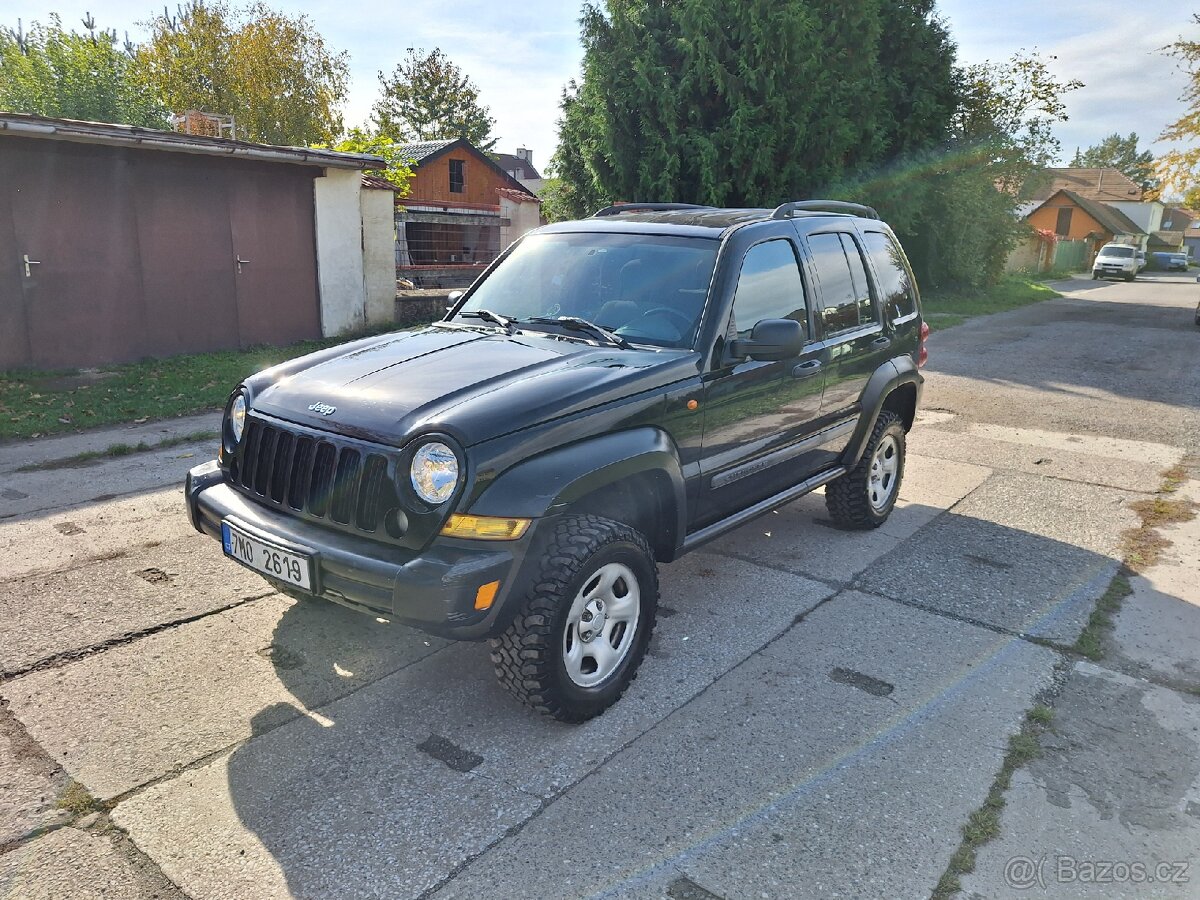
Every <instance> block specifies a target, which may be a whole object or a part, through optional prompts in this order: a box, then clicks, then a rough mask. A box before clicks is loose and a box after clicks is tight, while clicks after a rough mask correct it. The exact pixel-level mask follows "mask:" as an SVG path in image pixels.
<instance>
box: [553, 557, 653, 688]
mask: <svg viewBox="0 0 1200 900" xmlns="http://www.w3.org/2000/svg"><path fill="white" fill-rule="evenodd" d="M641 611H642V603H641V590H640V587H639V585H638V580H637V576H635V575H634V574H633V570H632V569H630V568H629V566H627V565H625V564H624V563H617V562H611V563H607V564H605V565H603V566H601V567H600V568H599V569H597V570H596V571H595V572H593V573H592V575H591V577H590V578H588V580H587V581H586V582H585V583H584V585H583V587H582V588H580V590H579V593H578V594H576V595H575V599H574V600H573V601H572V603H571V609H570V611H569V612H568V613H567V622H566V628H565V629H564V630H563V643H562V654H563V664H564V666H565V668H566V670H567V676H568V677H569V678H570V679H571V680H572V681H573V682H575V684H577V685H579V686H580V687H585V688H587V687H595V686H596V685H598V684H600V683H602V682H603V681H604V680H605V679H607V678H608V677H609V676H611V675H612V674H613V673H614V672H615V671H617V669H618V668H620V666H621V663H622V662H624V661H625V658H626V657H627V656H628V655H629V651H630V648H631V647H633V641H634V638H635V636H636V635H637V630H638V624H639V621H640V619H641Z"/></svg>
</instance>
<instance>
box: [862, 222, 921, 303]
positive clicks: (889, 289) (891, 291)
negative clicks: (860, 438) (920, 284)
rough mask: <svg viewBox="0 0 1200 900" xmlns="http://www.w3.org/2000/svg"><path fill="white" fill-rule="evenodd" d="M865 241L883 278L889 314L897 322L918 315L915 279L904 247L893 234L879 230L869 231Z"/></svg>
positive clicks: (881, 293)
mask: <svg viewBox="0 0 1200 900" xmlns="http://www.w3.org/2000/svg"><path fill="white" fill-rule="evenodd" d="M863 241H864V243H865V244H866V245H867V253H868V254H869V255H870V257H871V262H872V264H873V265H874V266H875V274H876V275H877V276H878V278H879V300H880V305H881V306H882V307H883V308H884V309H885V310H886V311H887V315H888V316H889V317H890V318H891V319H892V320H893V321H895V320H896V319H903V318H904V317H905V316H909V315H912V314H913V313H915V312H916V311H917V301H916V296H915V292H914V291H913V284H912V277H911V276H910V275H909V274H908V267H907V266H906V265H905V264H904V254H903V253H902V252H901V250H900V245H899V244H897V243H896V242H895V240H893V239H892V237H891V236H890V235H886V234H883V233H882V232H879V231H868V232H866V234H864V235H863Z"/></svg>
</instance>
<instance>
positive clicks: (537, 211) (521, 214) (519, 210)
mask: <svg viewBox="0 0 1200 900" xmlns="http://www.w3.org/2000/svg"><path fill="white" fill-rule="evenodd" d="M500 216H501V217H502V218H504V219H508V220H509V221H510V222H511V224H509V225H504V226H502V227H501V228H500V249H501V250H502V251H503V250H506V249H508V245H509V244H511V243H512V242H513V241H515V240H516V239H517V238H519V237H520V236H521V235H523V234H524V233H525V232H527V231H532V230H533V229H534V228H537V227H538V226H539V225H541V224H542V208H541V205H540V204H538V203H518V202H517V201H516V200H511V199H509V198H508V197H504V196H501V197H500Z"/></svg>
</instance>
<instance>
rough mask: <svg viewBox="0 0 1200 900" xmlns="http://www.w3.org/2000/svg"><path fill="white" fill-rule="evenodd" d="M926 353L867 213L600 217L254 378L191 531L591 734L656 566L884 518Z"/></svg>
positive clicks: (530, 241) (230, 418)
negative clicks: (717, 543) (417, 317)
mask: <svg viewBox="0 0 1200 900" xmlns="http://www.w3.org/2000/svg"><path fill="white" fill-rule="evenodd" d="M926 334H927V328H926V326H925V325H924V323H923V322H922V320H921V310H920V304H919V301H918V296H917V288H916V285H915V283H914V281H913V277H912V272H911V270H910V268H909V265H908V262H907V261H906V259H905V257H904V253H903V251H902V250H901V249H900V245H899V243H897V241H896V238H895V237H894V235H893V234H892V232H891V230H890V229H889V228H888V226H887V225H885V224H884V223H883V222H881V221H879V219H878V217H877V216H876V214H875V212H874V210H872V209H870V208H868V207H864V206H857V205H852V204H846V203H837V202H834V201H802V202H795V203H787V204H784V205H783V206H781V207H779V208H778V209H776V210H773V211H772V210H762V209H716V208H711V207H697V206H685V205H682V204H628V205H622V206H616V207H610V208H608V209H605V210H602V211H600V212H599V213H597V214H596V215H595V216H594V217H592V218H590V219H587V220H583V221H578V222H564V223H561V224H556V225H549V226H546V227H543V228H539V229H537V230H536V231H533V232H531V233H529V234H527V235H525V236H524V237H523V238H522V239H521V240H519V241H517V242H516V243H515V244H513V246H511V247H510V248H509V249H508V250H507V251H506V252H505V253H504V254H503V255H502V256H501V257H500V258H499V259H498V260H497V261H496V262H495V263H494V264H493V265H492V266H491V267H490V268H489V269H488V270H487V271H486V272H485V273H484V274H483V275H482V276H481V277H480V278H479V279H478V280H477V281H476V282H475V283H474V285H472V287H471V288H470V289H469V290H468V291H467V292H466V293H465V294H463V295H461V296H459V297H457V298H455V300H454V304H453V306H452V307H451V308H450V309H449V311H448V313H447V315H446V317H445V319H443V320H442V321H440V322H435V323H434V324H432V325H430V326H429V327H426V328H421V329H418V330H415V331H409V332H400V333H395V334H389V335H386V336H382V337H372V338H367V339H365V340H360V341H356V342H353V343H349V344H346V345H343V346H341V347H337V348H334V349H330V350H324V351H321V352H318V353H314V354H311V355H309V356H305V357H302V358H300V359H296V360H293V361H291V362H288V363H284V364H283V365H280V366H276V367H275V368H272V369H268V370H266V371H264V372H260V373H259V374H257V375H255V376H253V377H252V378H249V379H247V380H246V382H245V383H244V384H242V385H240V386H239V387H238V388H237V390H236V391H234V393H233V394H232V396H231V397H230V399H229V404H228V406H227V408H226V414H225V421H224V428H223V436H222V442H221V448H220V453H219V456H218V458H217V459H216V460H215V461H213V462H210V463H207V464H205V465H202V466H199V467H197V468H195V469H193V470H192V471H191V472H190V473H189V474H188V477H187V484H186V495H187V503H188V511H189V513H190V515H191V518H192V522H193V524H194V525H195V527H196V528H197V529H199V530H200V531H201V532H203V533H205V534H209V535H211V536H212V537H214V538H217V539H218V540H220V541H222V543H223V545H224V550H225V553H226V554H227V555H228V556H230V557H232V558H233V559H234V560H236V561H238V562H240V563H242V564H244V565H247V566H249V567H250V568H252V569H255V570H256V571H258V572H260V573H262V574H263V575H264V576H266V577H267V578H268V580H270V581H271V582H272V584H274V585H275V586H276V587H278V588H280V589H281V590H284V591H286V592H288V593H289V594H292V595H295V596H299V597H302V598H308V597H319V598H324V599H326V600H332V601H335V602H338V603H342V604H345V605H349V606H351V607H354V608H357V609H360V610H363V611H367V612H369V613H371V614H372V615H375V616H380V617H387V618H388V619H389V620H395V621H398V622H403V623H405V624H408V625H413V626H415V627H417V628H421V629H424V630H426V631H429V632H432V633H434V634H439V635H443V636H448V637H451V638H461V639H468V640H479V639H483V638H487V639H489V640H490V642H491V647H492V660H493V662H494V663H495V667H496V673H497V675H498V676H499V678H500V680H501V682H503V683H504V685H505V686H506V687H507V688H508V689H509V690H510V691H511V692H512V693H514V694H515V695H516V696H517V697H519V698H520V699H522V700H523V701H525V702H526V703H528V704H530V705H531V706H533V707H535V708H536V709H538V710H540V711H542V712H544V713H546V714H548V715H551V716H554V717H555V718H558V719H562V720H565V721H572V722H578V721H583V720H585V719H588V718H590V717H592V716H595V715H597V714H599V713H600V712H602V711H603V710H604V709H606V708H607V707H608V706H610V705H611V704H612V703H614V702H615V701H616V700H617V699H618V698H619V697H620V696H621V694H622V692H623V691H624V690H625V688H626V686H627V685H628V684H629V682H630V681H631V680H632V679H633V677H634V675H635V673H636V670H637V668H638V665H639V664H640V663H641V661H642V657H643V656H644V655H645V652H646V647H647V645H648V643H649V641H650V634H651V630H652V629H653V628H654V621H655V614H656V610H657V603H658V575H657V568H656V562H659V561H661V562H670V561H671V560H674V559H676V558H677V557H678V556H680V555H681V554H683V553H686V552H687V551H689V550H692V549H694V548H695V547H697V546H699V545H700V544H703V543H704V542H705V541H708V540H711V539H713V538H715V537H717V536H719V535H721V534H723V533H725V532H727V531H729V530H730V529H733V528H736V527H737V526H739V525H742V524H743V523H745V522H747V521H749V520H750V519H752V518H754V517H755V516H758V515H760V514H762V513H765V512H768V511H769V510H771V509H773V508H775V507H778V506H780V505H781V504H784V503H787V502H789V501H791V500H794V499H796V498H797V497H799V496H801V495H802V494H805V493H807V492H809V491H812V490H815V489H816V488H819V487H821V486H824V487H825V501H826V504H827V506H828V509H829V514H830V516H831V518H832V519H833V521H834V522H835V523H836V524H838V525H840V526H843V527H846V528H874V527H876V526H878V525H880V524H881V523H882V522H883V521H884V520H885V519H886V518H887V517H888V514H889V513H890V512H891V511H892V508H893V506H894V505H895V503H896V498H897V493H898V490H899V486H900V481H901V478H902V477H903V475H904V446H905V435H906V432H907V431H908V429H909V428H911V426H912V423H913V417H914V415H915V413H916V408H917V401H918V398H919V395H920V391H921V384H922V378H921V375H920V374H919V372H918V366H920V365H921V363H922V362H923V361H924V356H925V349H924V346H923V344H924V339H925V335H926Z"/></svg>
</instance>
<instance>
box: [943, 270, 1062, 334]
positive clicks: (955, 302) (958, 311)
mask: <svg viewBox="0 0 1200 900" xmlns="http://www.w3.org/2000/svg"><path fill="white" fill-rule="evenodd" d="M1061 296H1062V294H1060V293H1058V292H1057V291H1055V290H1054V289H1052V288H1051V287H1049V286H1048V285H1046V284H1044V283H1043V282H1041V281H1035V280H1034V279H1032V278H1022V277H1019V276H1009V277H1007V278H1004V279H1002V280H1000V281H999V282H997V283H996V284H993V285H990V286H988V287H985V288H981V289H977V290H973V291H972V290H964V291H930V292H929V293H928V294H926V295H924V296H922V298H921V307H922V310H923V312H924V314H925V318H926V320H927V321H928V322H929V328H930V330H931V331H944V330H945V329H947V328H952V327H953V326H955V325H961V324H962V323H963V322H965V321H966V320H967V319H970V318H974V317H975V316H986V315H991V314H992V313H998V312H1005V311H1006V310H1010V309H1019V308H1020V307H1022V306H1028V305H1030V304H1031V303H1040V302H1041V301H1042V300H1052V299H1054V298H1055V297H1061Z"/></svg>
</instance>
